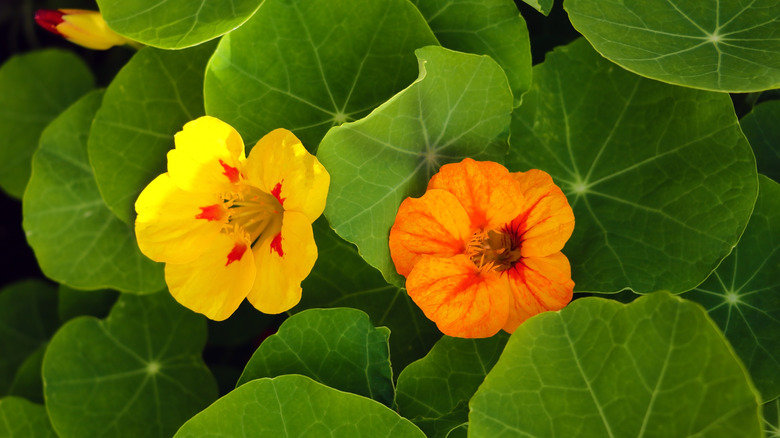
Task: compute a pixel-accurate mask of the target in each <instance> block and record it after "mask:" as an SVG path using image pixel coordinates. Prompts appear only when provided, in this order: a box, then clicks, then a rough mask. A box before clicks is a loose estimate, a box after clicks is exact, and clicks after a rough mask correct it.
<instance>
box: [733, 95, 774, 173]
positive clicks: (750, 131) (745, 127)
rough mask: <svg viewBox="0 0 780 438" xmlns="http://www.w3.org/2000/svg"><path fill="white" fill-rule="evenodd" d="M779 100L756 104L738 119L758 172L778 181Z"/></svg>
mask: <svg viewBox="0 0 780 438" xmlns="http://www.w3.org/2000/svg"><path fill="white" fill-rule="evenodd" d="M778 122H780V100H770V101H768V102H764V103H761V104H759V105H756V107H755V108H753V111H751V112H750V113H749V114H748V115H746V116H745V117H743V118H742V120H740V121H739V124H740V125H741V126H742V132H744V133H745V137H747V139H748V141H749V142H750V146H752V147H753V153H754V154H755V155H756V165H757V166H758V171H759V173H763V174H764V175H766V176H768V177H770V178H772V179H773V180H775V181H777V182H780V123H778Z"/></svg>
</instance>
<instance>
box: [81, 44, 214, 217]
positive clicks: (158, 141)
mask: <svg viewBox="0 0 780 438" xmlns="http://www.w3.org/2000/svg"><path fill="white" fill-rule="evenodd" d="M214 47H215V45H214V44H204V45H201V46H198V47H194V48H192V49H187V50H180V51H166V50H158V49H154V48H151V47H150V48H145V49H143V50H141V51H139V52H138V53H136V54H135V56H133V58H132V59H131V60H130V61H129V62H128V63H127V64H126V65H125V66H124V67H123V68H122V70H121V71H120V72H119V73H118V74H117V75H116V77H115V78H114V80H113V81H111V85H110V86H109V87H108V89H106V94H105V97H103V104H102V105H101V106H100V109H99V110H98V112H97V114H96V115H95V122H94V123H93V124H92V131H91V132H90V133H89V161H90V163H91V164H92V167H93V168H94V169H95V179H96V180H97V183H98V187H99V188H100V193H101V194H102V195H103V199H104V200H105V201H106V204H107V205H108V207H109V208H110V209H111V211H113V212H114V214H116V216H117V217H119V218H120V219H122V220H123V221H125V222H127V223H132V222H133V220H134V219H135V209H134V204H135V199H136V198H137V197H138V194H139V193H141V190H143V188H144V187H145V186H146V185H147V184H148V183H149V182H150V181H151V180H153V179H154V178H155V177H156V176H157V175H159V174H161V173H163V172H165V170H166V155H165V154H166V153H167V152H168V151H169V150H170V149H171V148H173V135H174V134H175V133H176V132H178V131H181V129H182V126H184V124H185V123H187V122H189V121H190V120H194V119H196V118H198V117H200V116H202V115H203V114H204V110H203V75H204V69H205V66H206V62H207V61H208V58H209V56H211V54H212V53H213V51H214Z"/></svg>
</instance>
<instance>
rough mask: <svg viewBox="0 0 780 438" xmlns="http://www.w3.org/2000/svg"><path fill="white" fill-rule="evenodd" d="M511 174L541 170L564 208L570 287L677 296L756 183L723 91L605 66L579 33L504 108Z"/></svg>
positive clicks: (745, 210)
mask: <svg viewBox="0 0 780 438" xmlns="http://www.w3.org/2000/svg"><path fill="white" fill-rule="evenodd" d="M511 141H512V149H511V150H510V155H509V157H508V158H507V164H508V165H507V167H508V168H509V169H510V170H512V171H517V170H527V169H528V168H538V169H542V170H544V171H547V172H548V173H550V174H551V175H552V176H553V178H554V179H555V181H556V183H557V184H559V185H560V186H561V188H562V189H563V191H564V193H566V195H567V196H568V198H569V202H570V203H571V205H572V208H573V209H574V216H575V218H576V225H575V228H574V234H573V235H572V237H571V239H570V240H569V242H568V243H567V245H566V247H565V248H564V250H563V252H564V253H565V254H566V255H567V256H568V257H569V260H571V264H572V278H573V279H574V282H575V283H576V286H575V290H576V291H583V292H584V291H592V292H617V291H620V290H621V289H624V288H631V289H632V290H634V291H635V292H639V293H646V292H652V291H656V290H668V291H671V292H672V293H680V292H684V291H687V290H690V289H692V288H694V287H695V286H696V285H698V284H699V283H701V282H702V281H704V279H705V278H707V276H708V275H709V274H710V272H712V271H713V270H714V269H715V268H716V267H717V266H718V263H720V261H721V260H722V259H723V258H724V257H725V256H726V255H727V254H728V253H729V252H730V251H731V248H733V247H734V245H735V244H736V243H737V240H739V236H740V235H741V234H742V231H743V230H744V228H745V225H747V221H748V219H749V217H750V212H751V210H752V208H753V204H754V202H755V199H756V196H757V191H758V184H757V180H756V171H755V161H754V158H753V154H752V153H751V151H750V145H749V144H748V143H747V141H746V140H745V137H744V135H743V134H742V132H741V130H740V128H739V124H738V122H737V118H736V117H735V115H734V109H733V106H732V104H731V100H730V99H729V97H728V96H727V95H725V94H720V93H710V92H705V91H698V90H692V89H688V88H681V87H674V86H670V85H666V84H663V83H659V82H656V81H651V80H647V79H644V78H641V77H639V76H636V75H633V74H631V73H629V72H626V71H625V70H623V69H620V68H617V67H615V66H614V65H613V64H612V63H610V62H608V61H606V60H604V59H603V58H602V57H600V56H599V55H598V54H597V53H596V52H595V51H594V50H593V49H592V48H591V47H590V46H589V45H588V44H587V42H586V41H585V40H582V39H580V40H578V41H575V42H574V43H572V44H570V45H569V46H566V47H562V48H558V49H556V50H555V51H554V52H552V53H549V54H548V55H547V60H546V61H545V62H544V63H543V64H541V65H540V66H538V67H536V68H535V70H534V85H533V87H532V89H531V91H530V92H529V93H528V94H526V96H525V97H524V99H523V105H522V106H521V107H520V108H518V109H517V110H516V111H515V112H514V113H513V117H512V136H511Z"/></svg>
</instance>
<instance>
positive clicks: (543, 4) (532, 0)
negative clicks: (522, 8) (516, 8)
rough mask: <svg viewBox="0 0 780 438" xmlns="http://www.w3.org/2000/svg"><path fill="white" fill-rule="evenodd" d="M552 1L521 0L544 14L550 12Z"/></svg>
mask: <svg viewBox="0 0 780 438" xmlns="http://www.w3.org/2000/svg"><path fill="white" fill-rule="evenodd" d="M553 2H554V0H523V3H525V4H527V5H528V6H531V7H532V8H534V9H536V10H537V11H539V12H541V13H542V14H544V15H547V14H549V13H550V11H551V10H552V8H553Z"/></svg>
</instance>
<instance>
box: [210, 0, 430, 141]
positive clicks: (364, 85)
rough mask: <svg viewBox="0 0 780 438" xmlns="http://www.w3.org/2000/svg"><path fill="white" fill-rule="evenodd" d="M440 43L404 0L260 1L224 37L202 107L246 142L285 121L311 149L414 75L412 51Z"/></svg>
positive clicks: (421, 18) (371, 107)
mask: <svg viewBox="0 0 780 438" xmlns="http://www.w3.org/2000/svg"><path fill="white" fill-rule="evenodd" d="M429 44H436V38H435V37H434V36H433V33H432V32H431V30H430V28H428V25H427V24H426V23H425V20H424V19H423V17H422V16H420V13H419V12H418V11H417V10H416V9H415V8H414V6H412V5H411V4H409V2H408V1H407V0H370V1H361V2H360V3H359V4H358V3H355V2H354V1H353V0H266V1H265V2H264V3H263V7H262V8H260V10H259V11H257V13H256V14H255V16H254V17H252V19H251V20H249V21H248V22H247V23H246V24H245V25H244V26H242V27H241V28H239V29H237V30H236V31H234V32H231V33H230V34H229V35H227V36H225V37H224V38H222V41H220V43H219V47H217V51H216V52H215V53H214V57H213V58H212V59H211V62H210V63H209V66H208V70H207V72H206V84H205V100H206V112H207V113H208V114H210V115H213V116H216V117H219V118H220V119H222V120H224V121H226V122H228V123H230V124H231V125H233V126H234V127H235V128H236V129H237V130H238V131H239V132H240V133H241V135H243V136H244V140H246V143H247V145H248V146H249V147H251V146H253V145H254V143H255V142H256V141H257V140H258V139H260V137H262V136H264V135H265V134H266V133H268V132H270V131H272V130H274V129H276V128H279V127H284V128H287V129H289V130H291V131H293V132H294V133H295V135H296V136H298V138H300V139H301V141H302V142H303V144H304V145H305V146H306V147H307V148H308V149H309V150H310V151H316V149H317V145H318V144H319V142H320V140H321V139H322V136H323V135H325V132H326V131H327V130H328V129H329V128H330V127H331V126H334V125H338V124H340V123H343V122H345V121H350V120H356V119H359V118H361V117H363V116H364V115H366V114H368V112H369V111H371V110H372V109H373V108H375V107H376V106H377V105H379V104H380V103H382V102H384V101H385V100H387V99H388V98H390V97H391V96H392V95H393V94H394V93H396V92H397V91H398V90H400V89H401V88H402V87H404V86H405V85H406V84H408V83H409V82H411V81H412V80H414V68H415V59H414V57H413V56H412V52H413V51H414V49H416V48H418V47H422V46H425V45H429Z"/></svg>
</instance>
